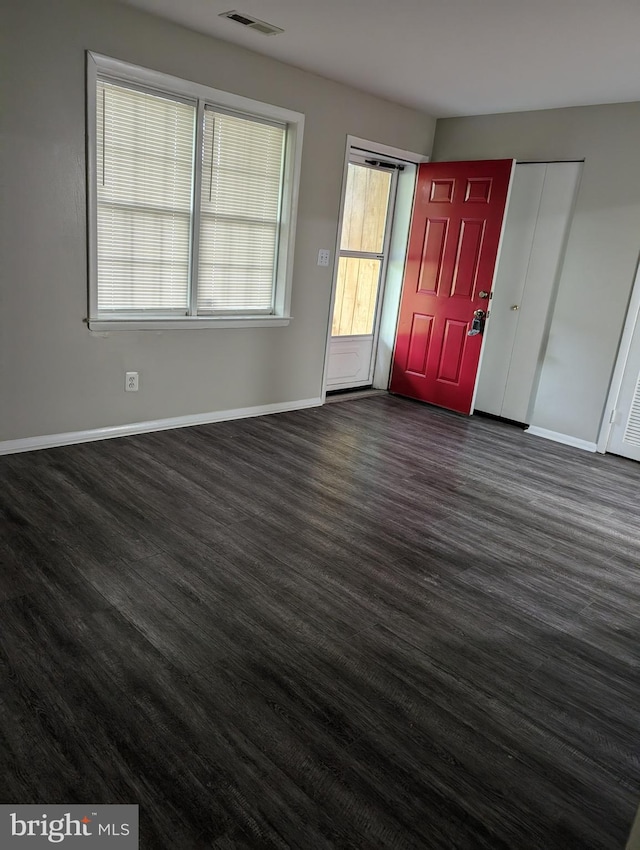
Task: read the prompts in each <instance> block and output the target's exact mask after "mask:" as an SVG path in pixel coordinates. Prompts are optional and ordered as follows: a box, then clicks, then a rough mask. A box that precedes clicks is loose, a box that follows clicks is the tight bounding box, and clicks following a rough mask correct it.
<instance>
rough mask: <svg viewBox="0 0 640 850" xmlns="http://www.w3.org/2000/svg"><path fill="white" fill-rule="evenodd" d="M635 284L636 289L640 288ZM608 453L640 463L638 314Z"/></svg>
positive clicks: (639, 340)
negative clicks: (639, 461)
mask: <svg viewBox="0 0 640 850" xmlns="http://www.w3.org/2000/svg"><path fill="white" fill-rule="evenodd" d="M638 285H639V284H638V282H636V286H638ZM612 419H613V424H612V426H611V431H610V434H609V443H608V445H607V451H608V452H613V454H617V455H623V456H624V457H629V458H632V460H640V314H639V313H636V318H635V325H634V328H633V335H632V337H631V345H630V347H629V353H628V355H627V361H626V364H625V367H624V372H623V375H622V383H621V385H620V392H619V394H618V400H617V402H616V406H615V410H614V413H613V416H612Z"/></svg>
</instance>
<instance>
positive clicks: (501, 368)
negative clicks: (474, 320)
mask: <svg viewBox="0 0 640 850" xmlns="http://www.w3.org/2000/svg"><path fill="white" fill-rule="evenodd" d="M580 170H581V163H578V162H557V163H556V162H554V163H522V164H517V165H516V168H515V174H514V178H513V186H512V190H511V200H510V202H509V210H508V212H507V218H506V222H505V231H504V238H503V243H502V252H501V255H500V262H499V266H498V270H497V274H496V282H495V287H494V292H493V298H492V300H491V302H490V318H489V322H488V324H487V328H486V331H485V342H484V349H483V353H482V361H481V364H480V372H479V377H478V387H477V394H476V401H475V409H476V410H479V411H482V412H484V413H492V414H494V415H496V416H502V417H504V418H505V419H511V420H513V421H515V422H523V423H530V419H531V413H532V406H533V400H534V396H535V387H536V384H537V380H538V376H539V372H540V367H541V365H542V363H541V360H542V355H543V348H544V341H545V337H546V333H547V328H548V323H549V318H550V308H551V304H552V301H553V297H554V294H555V288H556V283H557V278H558V274H559V270H560V266H561V262H562V255H563V252H564V246H565V242H566V238H567V234H568V231H569V226H570V221H571V215H572V212H573V205H574V199H575V194H576V189H577V185H578V180H579V177H580Z"/></svg>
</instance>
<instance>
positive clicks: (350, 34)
mask: <svg viewBox="0 0 640 850" xmlns="http://www.w3.org/2000/svg"><path fill="white" fill-rule="evenodd" d="M125 2H128V3H129V4H130V5H133V6H139V7H140V8H142V9H146V10H148V11H150V12H153V13H155V14H157V15H161V16H163V17H166V18H170V19H171V20H174V21H177V22H179V23H181V24H184V25H185V26H188V27H190V28H192V29H195V30H200V31H201V32H205V33H209V34H211V35H214V36H217V37H218V38H222V39H225V40H226V41H232V42H234V43H236V44H240V45H243V46H244V47H248V48H250V49H251V50H255V51H257V52H259V53H264V54H266V55H268V56H273V57H274V58H276V59H281V60H282V61H284V62H288V63H290V64H292V65H297V66H298V67H300V68H306V69H307V70H309V71H314V72H316V73H318V74H321V75H323V76H325V77H330V78H331V79H334V80H338V81H340V82H344V83H348V84H350V85H352V86H355V87H357V88H360V89H364V90H366V91H369V92H372V93H374V94H378V95H381V96H383V97H387V98H389V99H390V100H395V101H398V102H400V103H404V104H406V105H408V106H414V107H418V108H420V109H423V110H425V111H427V112H429V113H431V114H432V115H435V116H437V117H441V116H450V115H477V114H480V113H490V112H509V111H516V110H525V109H543V108H548V107H556V106H575V105H583V104H592V103H613V102H623V101H632V100H640V0H125ZM234 4H237V5H234ZM230 9H236V10H237V11H238V12H240V13H243V12H244V13H245V14H249V15H252V16H254V17H256V18H260V19H261V20H263V21H268V22H269V23H271V24H275V25H276V26H279V27H282V28H283V29H284V30H285V32H284V33H282V34H281V35H275V36H264V35H260V34H259V33H257V32H255V31H252V30H249V29H246V28H244V27H242V26H240V25H239V24H237V23H234V22H232V21H229V20H227V19H226V18H220V17H218V15H219V13H220V12H226V11H229V10H230Z"/></svg>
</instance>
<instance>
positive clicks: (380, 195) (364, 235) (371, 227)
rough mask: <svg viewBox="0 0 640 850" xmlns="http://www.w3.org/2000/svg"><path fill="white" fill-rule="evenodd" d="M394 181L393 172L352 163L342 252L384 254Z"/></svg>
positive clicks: (350, 164) (343, 226)
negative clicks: (390, 193) (390, 196)
mask: <svg viewBox="0 0 640 850" xmlns="http://www.w3.org/2000/svg"><path fill="white" fill-rule="evenodd" d="M391 177H392V174H391V172H388V171H379V170H377V169H374V168H367V167H366V166H364V165H356V164H355V163H353V162H350V163H349V169H348V171H347V188H346V191H345V198H344V213H343V218H342V236H341V239H340V250H341V251H357V252H362V253H365V254H380V253H382V249H383V246H384V236H385V230H386V225H387V207H388V206H389V189H390V188H391Z"/></svg>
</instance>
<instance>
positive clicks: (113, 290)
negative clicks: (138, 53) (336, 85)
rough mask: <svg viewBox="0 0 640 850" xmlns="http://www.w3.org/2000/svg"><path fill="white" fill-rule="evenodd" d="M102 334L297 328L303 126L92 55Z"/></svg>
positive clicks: (93, 189)
mask: <svg viewBox="0 0 640 850" xmlns="http://www.w3.org/2000/svg"><path fill="white" fill-rule="evenodd" d="M88 83H89V84H88V122H89V211H90V216H89V219H90V238H89V253H90V291H89V325H90V327H91V328H96V329H105V328H112V329H126V328H139V327H141V328H167V327H178V328H179V327H202V326H204V327H219V326H223V327H229V326H246V325H251V326H255V325H271V324H277V325H282V324H286V323H287V322H288V321H289V319H290V316H289V303H290V289H291V272H292V268H291V267H292V261H293V242H294V235H295V234H294V230H295V228H294V223H295V211H296V201H297V186H298V180H299V172H300V154H301V143H302V129H303V121H304V118H303V116H302V115H300V114H299V113H296V112H291V111H289V110H284V109H281V108H279V107H272V106H268V105H266V104H262V103H258V102H256V101H250V100H247V99H246V98H240V97H238V96H236V95H231V94H229V93H226V92H220V91H216V90H214V89H210V88H207V87H205V86H200V85H198V84H195V83H187V82H185V81H182V80H178V79H176V78H174V77H167V76H166V75H163V74H158V73H156V72H152V71H146V70H144V69H142V68H137V67H135V66H131V65H126V64H125V63H122V62H119V61H116V60H112V59H107V58H105V57H101V56H96V55H95V54H88Z"/></svg>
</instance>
